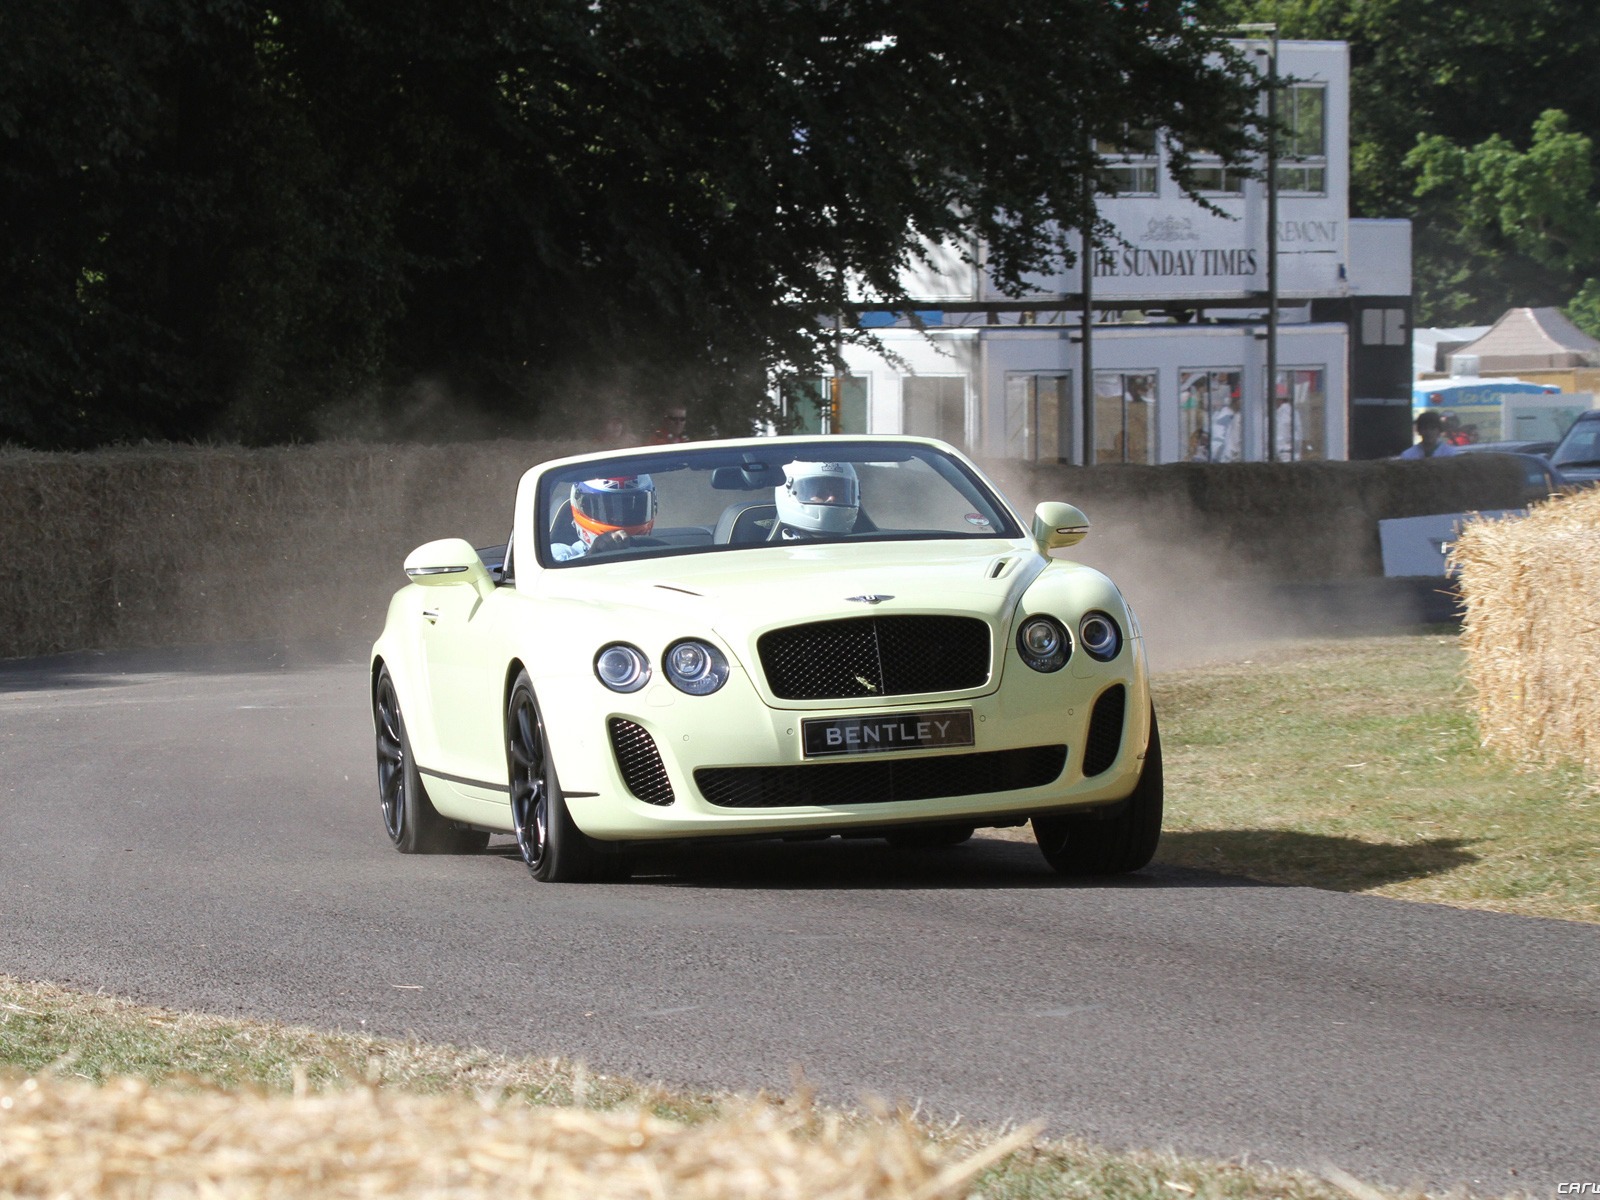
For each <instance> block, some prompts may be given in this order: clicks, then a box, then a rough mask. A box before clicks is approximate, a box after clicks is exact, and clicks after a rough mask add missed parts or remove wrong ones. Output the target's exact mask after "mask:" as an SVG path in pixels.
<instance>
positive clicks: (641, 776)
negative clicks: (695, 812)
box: [606, 717, 673, 805]
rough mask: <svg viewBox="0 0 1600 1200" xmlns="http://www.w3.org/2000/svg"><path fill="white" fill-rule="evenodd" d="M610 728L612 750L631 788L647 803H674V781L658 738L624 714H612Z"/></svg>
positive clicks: (608, 724) (608, 723)
mask: <svg viewBox="0 0 1600 1200" xmlns="http://www.w3.org/2000/svg"><path fill="white" fill-rule="evenodd" d="M606 728H607V729H609V730H610V732H611V749H612V751H613V752H614V753H615V754H616V756H617V766H618V767H620V768H621V770H622V782H623V783H625V784H627V785H628V790H629V791H630V792H632V793H633V794H634V795H635V796H636V797H637V798H638V799H640V800H643V801H644V802H645V803H646V804H662V805H665V804H671V803H672V801H673V795H672V781H671V780H670V779H668V778H667V768H666V767H665V766H664V765H663V764H662V762H661V751H659V750H657V749H656V742H655V739H654V738H653V737H651V736H650V734H649V733H648V732H647V731H646V730H645V729H644V728H643V727H642V726H639V725H635V724H634V723H633V722H632V721H629V720H625V719H624V718H622V717H612V718H611V720H610V721H608V722H606Z"/></svg>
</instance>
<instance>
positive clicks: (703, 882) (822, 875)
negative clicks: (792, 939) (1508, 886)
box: [488, 831, 1267, 891]
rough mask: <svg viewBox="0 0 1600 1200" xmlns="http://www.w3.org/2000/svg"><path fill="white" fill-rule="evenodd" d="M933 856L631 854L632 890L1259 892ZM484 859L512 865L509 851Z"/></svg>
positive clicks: (966, 849) (1029, 862) (820, 850)
mask: <svg viewBox="0 0 1600 1200" xmlns="http://www.w3.org/2000/svg"><path fill="white" fill-rule="evenodd" d="M990 832H991V831H980V832H979V834H978V835H977V836H976V837H974V838H973V839H972V840H971V841H969V842H965V843H963V844H962V845H959V846H951V847H947V848H944V849H939V850H908V849H898V848H896V847H894V846H890V845H889V844H888V843H887V842H885V841H883V840H881V839H878V838H836V837H835V838H826V839H818V840H816V841H792V842H786V841H778V840H765V841H734V842H726V843H723V844H720V845H707V844H700V845H675V846H662V847H650V848H648V849H643V850H637V851H635V852H634V853H633V854H632V856H631V857H632V860H633V863H634V871H633V882H634V883H635V884H641V883H643V884H655V885H657V886H665V887H685V888H748V889H751V890H761V891H775V890H797V891H815V890H852V889H861V890H873V891H882V890H896V889H900V890H911V889H916V890H925V889H934V890H939V891H961V890H973V889H991V888H1010V889H1016V888H1099V889H1106V888H1125V889H1134V890H1149V889H1154V888H1172V887H1183V888H1197V887H1228V888H1238V887H1263V886H1267V885H1265V884H1262V883H1260V882H1257V881H1255V880H1250V879H1241V878H1229V877H1226V876H1223V875H1219V874H1218V873H1217V872H1215V871H1204V870H1201V871H1196V870H1191V869H1189V868H1186V867H1180V866H1170V865H1164V864H1161V863H1156V864H1154V865H1152V866H1150V867H1147V868H1145V869H1144V870H1143V871H1139V872H1136V873H1134V874H1132V875H1115V876H1107V877H1105V878H1089V879H1068V878H1065V877H1064V876H1061V875H1057V874H1056V873H1055V872H1054V871H1052V870H1051V869H1050V868H1049V866H1048V865H1047V864H1046V863H1045V861H1044V859H1043V857H1041V856H1040V854H1039V851H1038V848H1037V847H1036V846H1035V845H1034V844H1033V841H1032V839H1031V838H1028V839H1027V840H1025V841H1024V840H1020V839H1018V840H1012V838H1008V837H1006V836H1005V835H1003V834H1002V835H996V836H985V834H986V833H990ZM488 853H490V854H503V855H505V856H507V857H511V858H515V857H516V856H517V849H516V846H515V845H514V844H508V845H500V844H498V843H495V844H491V846H490V848H489V851H488Z"/></svg>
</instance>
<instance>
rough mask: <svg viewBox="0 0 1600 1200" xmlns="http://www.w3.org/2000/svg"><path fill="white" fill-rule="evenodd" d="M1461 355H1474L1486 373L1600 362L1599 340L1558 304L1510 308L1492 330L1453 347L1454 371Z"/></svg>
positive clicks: (1452, 363) (1586, 364)
mask: <svg viewBox="0 0 1600 1200" xmlns="http://www.w3.org/2000/svg"><path fill="white" fill-rule="evenodd" d="M1462 355H1475V356H1476V357H1477V359H1478V373H1479V374H1483V375H1490V374H1497V373H1508V372H1509V373H1515V372H1517V371H1537V370H1550V369H1558V368H1561V367H1588V366H1594V365H1597V364H1600V340H1597V339H1595V338H1592V337H1590V336H1589V335H1588V334H1587V333H1585V332H1583V330H1581V329H1579V328H1578V327H1577V326H1576V325H1574V324H1573V323H1572V322H1571V321H1569V320H1567V318H1566V317H1565V316H1563V315H1562V313H1561V310H1560V309H1558V308H1509V309H1507V310H1506V311H1505V312H1504V313H1503V314H1501V317H1500V319H1499V320H1498V321H1496V322H1495V323H1494V324H1493V325H1491V326H1490V327H1489V332H1488V333H1486V334H1484V335H1483V336H1482V337H1480V338H1479V339H1478V340H1477V341H1475V342H1471V343H1469V344H1468V345H1465V346H1462V347H1461V348H1460V349H1458V350H1456V351H1454V352H1453V353H1452V354H1451V355H1450V358H1451V360H1452V362H1451V369H1452V371H1454V369H1455V367H1456V366H1457V365H1458V360H1459V359H1460V358H1461V356H1462Z"/></svg>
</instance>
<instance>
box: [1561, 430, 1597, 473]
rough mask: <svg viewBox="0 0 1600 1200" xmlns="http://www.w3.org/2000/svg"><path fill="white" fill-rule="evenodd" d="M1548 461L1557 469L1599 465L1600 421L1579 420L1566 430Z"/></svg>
mask: <svg viewBox="0 0 1600 1200" xmlns="http://www.w3.org/2000/svg"><path fill="white" fill-rule="evenodd" d="M1550 462H1551V464H1552V465H1553V466H1555V467H1557V468H1558V469H1559V468H1561V467H1578V466H1584V467H1592V466H1596V465H1600V421H1579V422H1578V423H1577V424H1576V425H1574V426H1573V427H1572V428H1571V429H1569V430H1567V436H1566V437H1564V438H1562V439H1561V444H1560V445H1559V446H1557V447H1556V450H1555V453H1554V454H1552V455H1551V456H1550Z"/></svg>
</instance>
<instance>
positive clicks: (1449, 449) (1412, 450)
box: [1395, 408, 1460, 458]
mask: <svg viewBox="0 0 1600 1200" xmlns="http://www.w3.org/2000/svg"><path fill="white" fill-rule="evenodd" d="M1417 437H1418V438H1420V439H1421V440H1420V441H1418V442H1417V443H1416V444H1415V445H1413V446H1410V447H1408V448H1407V449H1405V450H1402V451H1401V452H1400V453H1399V454H1396V455H1395V457H1396V458H1448V457H1449V456H1450V455H1452V454H1457V453H1460V452H1459V451H1458V450H1457V449H1456V448H1455V447H1454V446H1452V445H1451V444H1450V443H1449V442H1447V441H1445V440H1444V418H1443V417H1442V416H1440V415H1439V413H1438V412H1437V411H1436V410H1435V409H1431V408H1425V409H1423V410H1422V412H1420V413H1418V414H1417Z"/></svg>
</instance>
